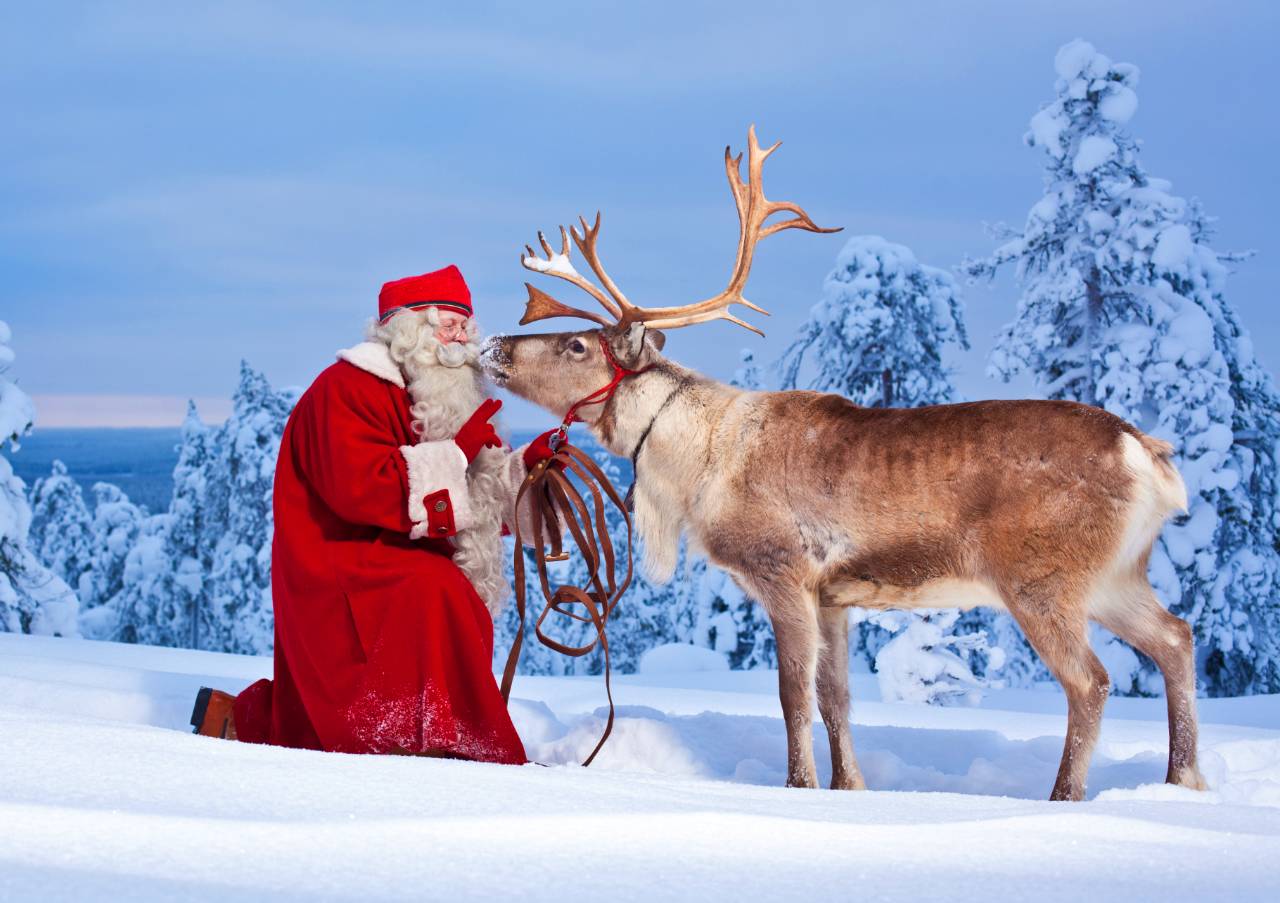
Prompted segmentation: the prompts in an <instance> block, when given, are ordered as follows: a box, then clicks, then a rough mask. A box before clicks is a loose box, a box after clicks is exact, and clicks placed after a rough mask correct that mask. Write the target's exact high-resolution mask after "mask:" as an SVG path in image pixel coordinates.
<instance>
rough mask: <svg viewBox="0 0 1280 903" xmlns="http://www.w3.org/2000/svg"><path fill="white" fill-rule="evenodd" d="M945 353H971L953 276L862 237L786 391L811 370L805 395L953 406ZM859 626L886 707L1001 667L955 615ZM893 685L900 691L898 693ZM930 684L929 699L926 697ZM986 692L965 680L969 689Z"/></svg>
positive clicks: (802, 341) (820, 306)
mask: <svg viewBox="0 0 1280 903" xmlns="http://www.w3.org/2000/svg"><path fill="white" fill-rule="evenodd" d="M948 346H955V347H958V348H968V347H969V341H968V337H967V336H966V334H965V329H964V320H963V310H962V304H961V299H960V291H959V289H958V287H957V286H956V282H955V279H954V278H952V276H951V274H950V273H947V272H946V271H945V270H940V269H937V268H935V267H931V266H926V265H924V264H921V263H920V262H919V261H917V260H916V257H915V255H914V254H913V253H912V252H911V251H910V249H908V248H905V247H903V246H902V245H898V244H894V243H892V242H888V241H885V240H884V239H883V238H881V237H880V236H878V235H857V236H854V237H852V238H850V239H849V241H848V242H847V243H846V244H845V246H844V248H843V249H841V251H840V254H839V255H838V256H837V258H836V266H835V269H834V270H832V271H831V273H830V274H829V275H828V276H827V278H826V281H825V282H824V283H823V287H822V299H821V300H820V301H819V302H818V303H817V304H815V305H814V306H813V308H812V310H811V311H810V314H809V319H808V321H807V322H806V323H805V324H804V326H802V327H801V329H800V335H799V336H798V337H797V338H796V340H795V341H794V342H793V343H792V344H791V346H790V347H789V348H788V349H787V351H786V352H785V353H784V354H783V356H782V359H781V360H780V362H779V369H780V372H781V376H782V387H783V388H784V389H794V388H798V384H799V382H800V381H801V374H802V371H803V370H804V369H805V368H806V367H807V368H808V369H810V370H811V371H812V375H811V376H810V378H809V379H808V381H807V385H808V387H809V388H812V389H817V390H819V391H823V392H835V393H838V394H840V395H843V396H845V397H846V398H848V399H850V400H851V401H853V402H854V403H856V404H859V405H863V406H865V407H877V408H878V407H917V406H920V405H927V404H942V403H946V402H952V401H956V400H957V398H956V395H955V389H954V388H953V386H952V383H951V374H950V371H949V369H948V367H947V365H946V363H945V361H944V354H945V352H946V349H947V347H948ZM961 601H963V600H957V602H961ZM853 620H854V625H853V626H854V631H853V646H854V649H855V650H856V651H857V653H859V654H861V655H862V656H863V657H864V658H865V659H866V660H867V662H868V663H874V665H875V667H876V669H877V672H878V673H880V676H881V683H882V691H883V693H884V694H886V698H908V697H910V698H913V699H915V698H920V699H924V698H928V699H930V700H931V701H942V700H943V699H945V698H947V697H949V696H951V695H954V694H953V693H952V684H951V679H952V678H954V677H955V671H956V669H957V667H961V666H963V667H964V668H965V670H966V671H967V670H968V668H969V667H970V659H971V655H972V654H974V653H984V657H983V658H982V661H983V663H985V664H990V665H992V666H993V667H992V670H994V665H995V664H997V663H998V661H999V658H998V656H999V653H995V655H996V656H997V658H996V659H995V660H992V659H991V658H990V657H989V656H985V650H986V645H985V636H986V633H985V631H984V629H983V627H982V626H981V625H980V624H979V625H972V626H971V630H972V633H971V638H969V639H961V638H958V637H957V636H955V635H951V634H946V630H947V629H949V628H950V627H951V625H952V623H953V622H954V620H955V618H953V617H952V616H951V615H949V614H943V613H941V612H937V611H934V610H921V611H916V612H909V613H903V612H859V613H857V614H856V615H855V616H854V619H853ZM895 633H897V634H898V635H897V637H896V638H895V639H893V640H890V637H891V636H893V634H895ZM913 644H914V645H913ZM908 652H910V655H908ZM908 660H909V662H910V664H911V667H907V666H906V665H905V664H904V662H908ZM957 662H958V663H960V664H959V665H957ZM893 680H901V681H903V682H904V683H903V685H902V687H901V688H899V689H897V690H895V689H893V686H892V682H893ZM934 682H936V684H937V686H936V687H934V688H933V690H927V689H925V687H926V686H927V685H929V684H930V683H934ZM980 684H981V680H980V679H979V678H978V677H976V676H975V675H973V674H972V673H970V674H969V675H968V683H967V686H968V687H974V686H978V685H980ZM966 692H968V691H967V690H966Z"/></svg>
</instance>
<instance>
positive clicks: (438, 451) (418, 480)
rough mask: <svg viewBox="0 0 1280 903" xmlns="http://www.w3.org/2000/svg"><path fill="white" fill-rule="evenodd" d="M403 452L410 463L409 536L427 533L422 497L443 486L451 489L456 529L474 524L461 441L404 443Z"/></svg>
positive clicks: (450, 499)
mask: <svg viewBox="0 0 1280 903" xmlns="http://www.w3.org/2000/svg"><path fill="white" fill-rule="evenodd" d="M400 454H402V455H404V460H405V463H406V464H407V465H408V466H409V520H411V521H413V529H412V530H411V531H410V532H409V538H410V539H421V538H422V537H424V536H426V535H427V509H426V507H425V506H424V505H423V504H422V499H423V497H424V496H428V495H430V494H431V493H433V492H439V491H440V490H441V489H447V490H449V504H450V505H451V506H452V507H453V527H454V530H455V531H456V532H458V533H461V532H462V531H463V530H467V529H469V528H471V527H472V526H474V525H475V514H474V513H473V511H472V508H471V493H470V492H469V490H468V489H467V456H466V455H464V454H463V453H462V449H460V448H458V443H456V442H454V441H453V440H452V439H441V440H440V441H438V442H419V443H418V444H417V445H402V446H400Z"/></svg>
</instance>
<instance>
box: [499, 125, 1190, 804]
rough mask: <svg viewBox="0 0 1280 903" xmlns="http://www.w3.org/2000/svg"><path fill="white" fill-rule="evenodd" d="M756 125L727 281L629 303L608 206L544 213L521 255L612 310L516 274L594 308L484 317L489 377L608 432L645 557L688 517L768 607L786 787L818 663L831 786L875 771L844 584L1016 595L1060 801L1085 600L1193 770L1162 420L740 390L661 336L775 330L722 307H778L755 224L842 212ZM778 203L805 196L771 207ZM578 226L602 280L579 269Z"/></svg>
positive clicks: (663, 560) (654, 562) (802, 777)
mask: <svg viewBox="0 0 1280 903" xmlns="http://www.w3.org/2000/svg"><path fill="white" fill-rule="evenodd" d="M747 142H748V162H747V166H748V177H747V180H746V181H745V182H744V181H743V179H742V173H741V160H742V155H741V154H739V155H738V156H736V157H731V156H730V152H729V149H727V148H726V150H725V170H726V172H727V174H728V178H729V187H730V189H731V190H732V192H733V199H734V202H735V204H736V205H737V210H738V219H739V235H738V252H737V259H736V261H735V263H734V267H733V271H732V276H731V278H730V280H729V284H728V286H727V287H726V288H725V289H724V291H722V292H720V293H719V294H717V295H715V296H713V297H711V298H708V299H706V300H704V301H700V302H697V303H694V304H689V305H685V306H679V307H657V308H643V307H638V306H636V305H633V304H632V303H631V302H630V301H628V300H627V298H626V296H625V295H623V293H622V292H621V291H620V290H619V289H618V287H617V286H616V285H615V284H614V282H613V280H612V279H610V278H609V276H608V274H607V273H606V272H605V268H604V266H603V264H602V263H601V261H600V256H599V254H598V252H597V248H596V245H597V239H598V238H599V234H600V217H599V214H597V216H596V220H595V223H594V224H593V225H590V226H588V224H587V222H586V220H585V219H580V220H579V222H580V224H581V231H579V229H578V227H577V226H574V227H573V228H571V229H570V231H569V233H568V234H566V232H565V230H564V228H563V227H561V230H560V233H561V236H560V237H561V247H560V249H559V250H558V251H555V250H553V249H552V247H551V246H550V244H549V243H548V242H547V239H546V238H545V236H543V235H542V233H539V235H538V238H539V241H540V242H541V244H542V248H543V251H544V253H545V257H543V256H538V255H537V254H535V253H534V251H533V249H532V248H530V247H528V246H526V249H525V250H526V251H527V252H528V253H527V254H526V255H523V256H522V258H521V262H522V264H523V265H524V266H525V267H526V268H528V269H530V270H533V271H535V272H538V273H542V274H545V275H549V276H555V277H557V278H559V279H563V280H565V281H567V282H569V283H571V284H573V285H575V286H577V287H578V288H580V289H582V290H584V291H586V292H587V293H588V294H590V295H591V296H592V297H593V298H595V300H596V301H597V302H598V303H599V304H600V305H601V306H602V307H603V308H604V309H605V311H606V313H607V314H608V316H607V317H606V316H604V315H601V314H597V313H593V312H589V311H585V310H580V309H577V308H572V307H568V306H566V305H564V304H562V303H560V302H559V301H557V300H555V299H554V298H552V297H551V296H550V295H547V294H546V293H544V292H542V291H540V290H538V289H537V288H534V287H533V286H532V285H529V284H528V283H526V286H527V288H528V292H529V297H528V302H527V307H526V312H525V316H524V317H523V318H522V319H521V321H520V322H521V324H522V325H523V324H527V323H530V322H534V321H537V320H542V319H546V318H549V317H561V316H571V317H578V318H583V319H586V320H589V321H592V322H593V323H595V324H597V326H598V328H592V329H588V330H586V331H579V332H558V333H550V334H538V335H518V336H511V335H508V336H495V337H494V338H492V339H491V340H490V341H489V344H488V346H487V347H486V349H485V351H484V360H485V362H486V367H487V369H488V370H489V372H490V373H491V375H492V376H493V378H494V379H495V381H497V382H498V383H499V384H500V385H505V387H506V388H508V389H510V390H511V391H512V392H514V393H515V394H517V395H519V396H521V397H523V398H526V399H528V400H530V401H532V402H534V403H536V404H538V405H540V406H541V407H543V408H546V409H547V410H549V411H551V412H554V413H556V414H557V415H560V414H561V413H562V412H565V411H572V412H573V413H574V414H576V415H577V417H579V418H581V420H583V421H584V422H585V423H586V425H587V426H588V427H589V428H590V430H591V432H592V433H593V434H594V435H595V436H596V437H597V438H598V439H599V441H600V442H601V444H603V445H604V447H605V448H607V449H609V450H610V451H611V452H613V453H614V454H617V455H621V456H626V457H629V458H631V460H632V462H633V464H634V466H635V472H636V483H635V516H636V524H637V528H638V530H639V533H640V535H641V536H642V537H643V539H644V550H645V558H646V560H645V566H646V569H647V570H648V571H649V572H650V574H651V575H652V576H653V577H654V578H655V579H658V580H668V579H670V578H671V576H672V574H673V572H674V569H675V564H676V559H677V551H678V544H679V540H680V536H681V533H682V532H683V533H685V534H687V537H688V540H689V543H690V546H691V548H692V550H693V551H694V552H695V553H700V554H705V555H706V556H707V557H708V558H709V559H710V560H711V561H712V562H713V563H715V564H716V565H717V566H718V567H721V568H723V569H724V570H726V571H727V572H728V573H729V574H730V575H731V576H732V577H733V579H734V580H735V581H736V582H737V583H738V585H739V586H740V587H741V588H742V589H743V591H744V592H746V593H747V594H748V595H749V596H751V597H752V598H753V599H755V600H756V601H757V602H759V604H761V605H763V606H764V608H765V610H766V611H767V612H768V614H769V618H770V620H771V621H772V624H773V630H774V634H775V636H776V639H777V650H778V690H779V696H780V699H781V703H782V711H783V715H784V719H785V723H786V729H787V785H788V786H794V787H816V786H817V780H816V772H815V768H814V758H813V738H812V713H811V709H810V695H811V690H812V688H813V687H814V686H815V684H816V690H817V693H816V695H817V702H818V711H819V712H820V713H821V716H822V720H823V722H824V723H825V725H826V729H827V733H828V736H829V737H830V741H831V766H832V770H831V787H832V788H833V789H844V790H857V789H863V788H864V787H865V786H866V785H865V782H864V780H863V777H862V775H861V773H860V771H859V769H858V764H857V760H856V759H855V757H854V750H853V741H852V739H851V737H850V732H849V685H848V618H847V612H846V611H845V608H846V607H847V606H859V607H863V608H875V609H886V608H895V609H905V608H926V607H929V608H931V607H974V606H991V607H995V608H998V609H1003V610H1006V611H1008V612H1009V613H1010V614H1012V615H1013V617H1014V618H1015V620H1017V622H1018V624H1019V625H1020V626H1021V628H1022V630H1023V631H1024V632H1025V634H1026V636H1027V639H1028V641H1030V643H1031V645H1032V647H1034V648H1035V650H1036V652H1038V653H1039V655H1040V657H1041V658H1042V659H1043V660H1044V662H1045V664H1046V665H1047V666H1048V667H1049V669H1050V670H1051V671H1052V672H1053V674H1054V676H1055V677H1056V678H1057V679H1058V681H1059V682H1060V683H1061V684H1062V687H1063V689H1064V690H1065V692H1066V697H1067V706H1068V713H1067V733H1066V743H1065V747H1064V749H1063V753H1062V761H1061V765H1060V766H1059V769H1058V775H1057V780H1056V781H1055V782H1054V785H1053V792H1052V794H1051V796H1050V799H1054V800H1079V799H1082V798H1083V797H1084V794H1085V779H1086V777H1087V774H1088V768H1089V760H1090V756H1091V754H1092V750H1093V746H1094V743H1095V741H1096V739H1097V736H1098V729H1099V723H1100V721H1101V718H1102V709H1103V705H1104V703H1105V702H1106V699H1107V695H1108V693H1109V691H1110V683H1109V680H1108V677H1107V672H1106V669H1105V668H1103V666H1102V663H1101V662H1100V661H1099V660H1098V658H1097V656H1096V655H1094V653H1093V651H1092V650H1091V649H1090V647H1089V640H1088V623H1089V620H1090V619H1093V620H1094V621H1097V622H1098V623H1100V624H1102V625H1104V626H1105V627H1107V628H1108V629H1109V630H1111V631H1112V632H1114V633H1115V634H1117V635H1118V636H1120V637H1121V638H1123V639H1124V640H1125V641H1127V642H1128V643H1130V644H1131V645H1133V646H1134V647H1136V648H1137V649H1139V650H1141V651H1142V652H1144V653H1145V654H1147V655H1148V656H1150V657H1151V658H1152V659H1154V660H1155V662H1156V664H1157V665H1158V666H1159V668H1160V670H1161V672H1162V673H1163V675H1164V680H1165V690H1166V695H1167V698H1168V710H1169V769H1168V774H1167V777H1166V780H1167V781H1168V782H1169V783H1173V784H1180V785H1182V786H1185V787H1192V788H1196V789H1203V788H1204V786H1205V784H1204V780H1203V779H1202V778H1201V775H1200V771H1199V769H1198V767H1197V764H1196V731H1197V726H1196V713H1195V666H1194V657H1193V646H1192V636H1191V630H1190V628H1189V626H1188V625H1187V623H1186V622H1185V621H1182V620H1181V619H1179V618H1177V617H1175V616H1174V615H1172V614H1170V613H1169V612H1167V611H1166V610H1165V609H1164V608H1163V607H1162V606H1161V605H1160V603H1159V601H1158V600H1157V599H1156V597H1155V595H1154V593H1153V592H1152V589H1151V584H1150V583H1149V582H1148V580H1147V561H1148V558H1149V556H1150V553H1151V547H1152V543H1153V542H1154V541H1155V538H1156V536H1157V534H1158V533H1159V531H1160V529H1161V526H1162V524H1163V523H1164V521H1165V520H1166V519H1167V518H1168V517H1169V516H1170V515H1171V514H1173V513H1174V512H1177V511H1182V510H1185V509H1186V504H1187V498H1186V489H1185V487H1184V485H1183V482H1182V479H1181V478H1180V477H1179V475H1178V472H1177V470H1176V469H1175V468H1174V466H1173V464H1172V462H1171V460H1170V456H1171V452H1172V448H1171V446H1170V445H1169V444H1168V443H1167V442H1163V441H1161V440H1159V439H1155V438H1152V437H1151V436H1147V435H1145V434H1143V433H1142V432H1140V431H1139V430H1137V429H1136V428H1134V427H1133V426H1131V425H1130V424H1128V423H1126V422H1125V421H1123V420H1121V419H1120V418H1118V417H1115V416H1113V415H1111V414H1109V413H1107V412H1106V411H1103V410H1101V409H1099V408H1095V407H1090V406H1086V405H1083V404H1076V403H1073V402H1064V401H983V402H973V403H966V404H951V405H937V406H932V407H924V408H914V409H892V408H862V407H858V406H856V405H854V404H852V403H850V402H849V401H847V400H846V399H844V398H841V397H839V396H836V395H828V394H822V393H817V392H804V391H791V392H749V391H743V390H741V389H737V388H734V387H730V386H727V385H724V384H722V383H719V382H716V381H715V380H712V379H709V378H708V377H706V376H703V375H701V374H699V373H697V372H695V371H693V370H690V369H688V368H686V367H683V366H681V365H680V364H678V363H676V362H674V361H672V360H669V359H667V358H665V357H663V356H662V354H661V349H662V347H663V342H664V339H663V335H662V333H661V332H658V331H657V330H660V329H671V328H676V327H681V326H687V325H690V324H694V323H703V322H707V321H709V320H714V319H723V320H729V321H730V322H733V323H737V324H738V325H740V326H744V327H746V328H747V329H750V330H751V331H752V332H756V333H759V334H760V335H763V333H762V332H760V330H759V329H757V328H756V327H754V326H752V325H750V324H749V323H746V322H744V321H743V320H741V319H739V318H738V317H736V316H734V315H733V314H731V313H729V306H730V305H731V304H739V305H742V306H744V307H746V308H749V309H750V310H753V311H757V312H760V313H765V311H763V309H762V308H760V307H757V306H756V305H755V304H752V303H751V302H750V301H748V300H747V299H746V298H744V297H743V295H742V291H743V288H744V286H745V284H746V282H747V276H748V274H749V272H750V269H751V261H752V256H753V254H754V251H755V247H756V243H757V242H758V241H759V240H760V239H762V238H766V237H768V236H769V235H772V234H774V233H775V232H780V231H782V230H784V229H803V230H805V231H808V232H834V231H838V230H835V229H823V228H820V227H818V226H817V225H815V224H814V222H813V221H812V220H811V219H810V218H809V216H808V214H806V213H805V212H804V210H802V209H801V208H800V207H799V206H797V205H795V204H792V203H788V202H780V201H769V200H766V199H765V196H764V191H763V187H762V172H763V166H764V161H765V159H766V158H767V157H768V156H769V155H770V154H771V153H773V151H774V150H776V148H777V147H778V145H777V144H774V145H773V146H771V147H769V148H767V149H761V147H760V145H759V144H758V143H757V141H756V136H755V129H754V126H753V127H752V128H751V130H750V131H749V132H748V136H747ZM780 212H782V213H789V214H792V216H791V217H790V218H786V219H781V220H777V221H775V222H773V223H772V224H769V225H766V220H768V219H769V217H770V216H772V215H773V214H776V213H780ZM569 235H571V236H572V239H573V244H574V245H576V247H577V249H578V251H579V252H580V253H581V255H582V257H583V258H584V259H585V260H586V262H587V264H588V265H589V266H590V268H591V270H592V272H594V273H595V276H596V278H597V280H598V281H599V284H600V286H601V287H602V288H603V290H602V288H601V287H597V286H596V285H595V284H594V283H593V282H592V281H591V280H589V279H587V278H585V277H584V276H583V275H582V274H580V273H579V272H578V271H577V270H576V269H575V268H574V266H573V264H572V262H571V261H570V259H569V254H570V247H569ZM606 384H610V386H611V388H610V387H609V386H606ZM601 386H606V388H609V391H607V392H606V391H603V390H601V388H600V387H601ZM593 390H594V391H593ZM575 403H577V404H575ZM572 416H573V415H572V414H571V415H570V417H572Z"/></svg>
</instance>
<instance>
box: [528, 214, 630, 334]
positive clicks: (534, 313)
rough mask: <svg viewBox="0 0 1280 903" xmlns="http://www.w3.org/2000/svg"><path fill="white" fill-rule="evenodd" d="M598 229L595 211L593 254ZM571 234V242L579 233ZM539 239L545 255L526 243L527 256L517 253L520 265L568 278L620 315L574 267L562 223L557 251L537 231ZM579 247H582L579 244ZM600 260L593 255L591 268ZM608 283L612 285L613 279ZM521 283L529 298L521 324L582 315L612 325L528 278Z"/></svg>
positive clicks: (575, 240) (601, 323) (612, 312)
mask: <svg viewBox="0 0 1280 903" xmlns="http://www.w3.org/2000/svg"><path fill="white" fill-rule="evenodd" d="M583 227H584V228H585V227H586V223H585V221H584V222H583ZM599 229H600V215H599V214H596V230H595V232H592V233H591V245H590V247H591V249H592V254H593V258H594V251H595V234H596V232H598V231H599ZM573 238H574V242H575V243H577V242H578V233H577V231H576V230H575V231H574V233H573ZM538 241H539V242H540V243H541V245H542V249H543V250H544V251H545V252H546V254H547V256H546V258H545V259H544V258H542V257H539V256H538V255H537V254H536V253H534V250H533V248H531V247H529V246H528V245H525V246H524V249H525V250H526V251H528V252H529V253H528V255H527V256H526V255H524V254H522V255H520V265H521V266H523V267H524V268H525V269H526V270H533V271H534V272H535V273H544V274H546V275H548V276H555V277H556V278H558V279H563V280H565V281H566V282H570V283H572V284H573V285H576V286H577V287H578V288H580V289H582V290H583V291H584V292H586V293H587V294H589V295H590V296H591V297H593V298H595V299H596V300H597V301H599V302H600V303H601V304H602V305H604V309H605V310H607V311H609V313H611V314H613V316H614V317H615V319H616V318H618V317H620V316H621V311H619V310H618V308H617V307H616V306H614V305H613V304H612V303H611V302H610V301H609V299H607V298H606V297H605V296H604V295H603V294H602V293H601V291H600V290H599V289H598V288H596V287H595V286H594V285H592V284H591V281H590V280H588V279H587V278H586V277H584V276H583V275H582V274H581V273H579V272H578V271H577V270H575V269H574V268H573V263H572V262H571V261H570V260H569V234H568V233H567V232H566V231H565V228H564V226H561V227H560V245H561V246H560V251H559V253H556V252H555V251H552V250H551V245H550V244H548V243H547V237H546V236H545V235H543V234H542V233H541V232H539V233H538ZM579 247H581V245H580V244H579ZM584 254H585V252H584ZM599 262H600V261H599V258H594V263H592V268H593V269H595V267H596V266H597V265H598V264H599ZM609 284H610V285H612V283H609ZM524 287H525V288H527V289H528V290H529V300H528V301H526V302H525V308H524V316H523V317H521V318H520V325H521V326H524V325H526V324H529V323H532V322H534V321H535V320H545V319H548V318H549V317H582V318H584V319H587V320H591V321H592V322H595V323H599V324H600V325H601V326H611V325H613V324H612V323H611V322H610V321H609V320H606V319H605V318H604V317H602V316H600V314H596V313H590V312H588V311H585V310H579V309H578V308H576V307H569V306H568V305H567V304H561V303H560V302H559V301H557V300H556V299H555V298H553V297H551V296H550V295H548V294H547V293H546V292H544V291H541V290H540V289H536V288H534V287H533V286H532V285H530V284H529V283H528V282H526V283H525V284H524Z"/></svg>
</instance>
